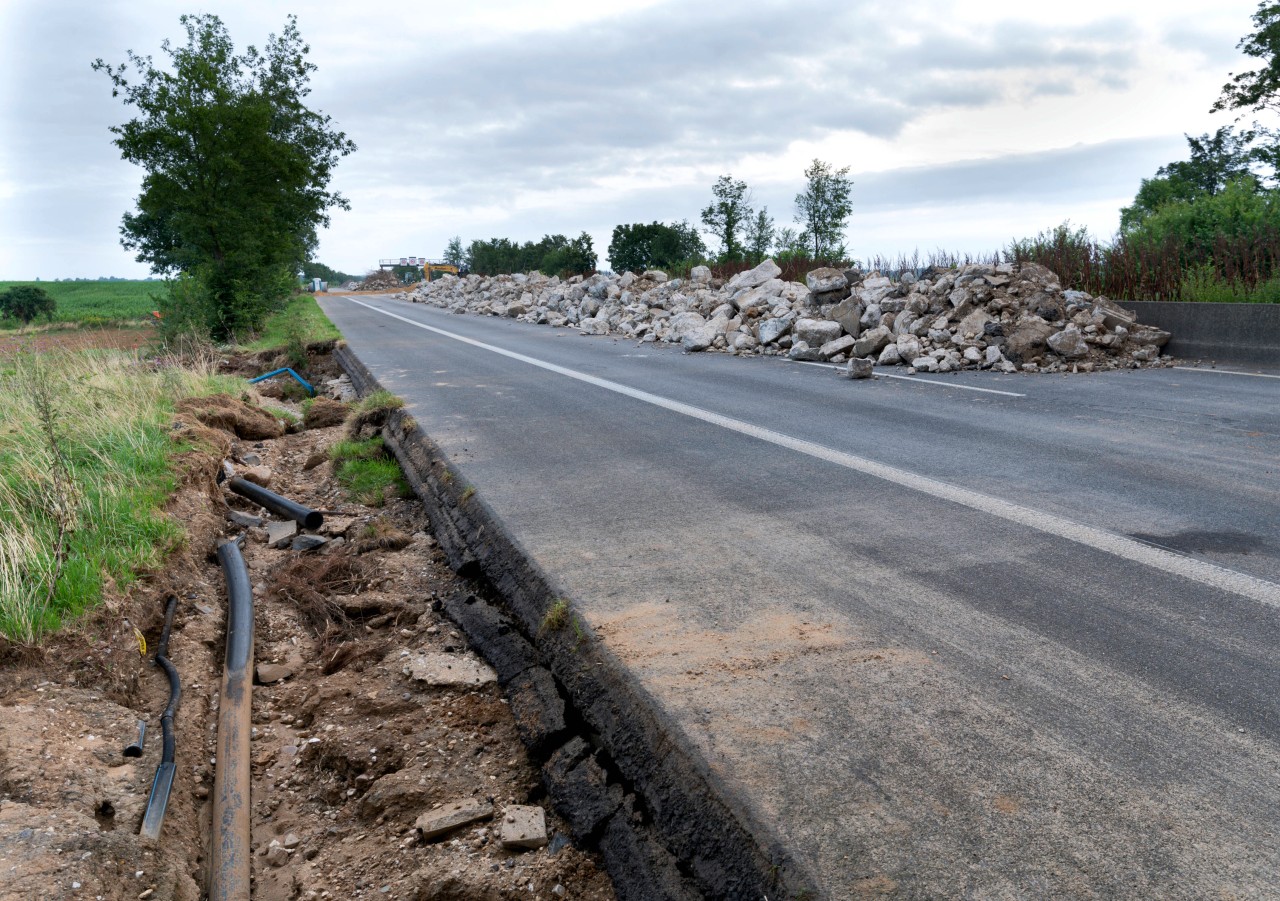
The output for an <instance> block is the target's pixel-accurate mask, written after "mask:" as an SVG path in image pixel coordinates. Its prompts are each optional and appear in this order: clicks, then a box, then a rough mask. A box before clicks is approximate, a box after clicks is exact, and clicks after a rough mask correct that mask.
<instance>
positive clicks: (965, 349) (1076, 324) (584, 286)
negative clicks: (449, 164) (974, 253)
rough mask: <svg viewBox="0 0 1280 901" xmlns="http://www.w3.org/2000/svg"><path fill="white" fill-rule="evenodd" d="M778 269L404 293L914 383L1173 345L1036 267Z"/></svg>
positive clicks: (1155, 359)
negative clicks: (896, 370)
mask: <svg viewBox="0 0 1280 901" xmlns="http://www.w3.org/2000/svg"><path fill="white" fill-rule="evenodd" d="M781 274H782V270H781V269H780V268H779V267H778V265H777V264H776V263H775V262H774V261H773V260H765V261H764V262H763V263H761V264H760V265H759V266H757V267H755V268H754V269H751V270H748V271H745V272H740V273H738V274H737V275H735V276H734V277H733V278H731V279H729V280H728V281H727V282H726V281H721V280H718V279H713V278H712V274H711V270H710V269H708V268H707V267H705V266H699V267H696V268H694V269H693V270H692V272H691V274H690V277H689V278H688V279H671V278H668V276H667V275H666V273H663V272H658V271H648V272H645V273H643V274H640V275H636V274H635V273H633V272H625V273H622V274H619V275H605V274H597V275H592V276H588V277H582V276H574V277H573V278H570V279H567V280H561V279H559V278H556V277H547V276H545V275H542V274H540V273H530V274H527V275H525V274H516V275H499V276H480V275H469V276H466V277H465V278H459V277H457V276H452V275H446V276H445V277H443V278H441V279H439V280H437V281H433V282H430V283H429V284H423V285H420V286H419V287H418V288H417V289H416V290H414V291H413V292H411V293H406V294H401V295H399V296H400V297H402V298H403V299H406V300H411V301H413V302H415V303H428V304H432V305H434V306H437V307H442V308H444V309H448V310H451V311H453V312H455V313H476V314H482V315H490V316H507V317H511V318H515V319H521V320H524V321H528V322H534V323H540V324H547V325H553V326H572V327H575V328H577V329H579V330H581V331H582V332H583V333H584V334H588V335H612V336H615V337H620V338H629V339H631V340H635V341H640V342H648V341H657V342H663V343H671V344H679V345H681V346H682V347H683V348H684V349H685V350H686V351H690V352H694V351H708V350H714V351H723V352H727V353H733V354H773V355H786V356H788V357H790V358H791V359H793V360H801V361H807V362H831V363H847V364H848V366H849V373H850V375H851V376H854V377H857V376H859V375H867V374H869V373H870V365H869V364H871V365H877V366H890V365H900V366H906V367H908V371H916V372H951V371H955V370H960V369H991V370H998V371H1002V372H1017V371H1023V372H1075V371H1080V372H1090V371H1096V370H1101V369H1117V368H1133V367H1140V366H1143V365H1151V364H1156V365H1159V364H1162V363H1163V362H1164V361H1163V360H1162V359H1161V357H1160V351H1161V348H1163V347H1164V345H1165V344H1166V343H1167V342H1168V341H1169V337H1170V336H1169V333H1168V332H1166V331H1163V330H1161V329H1158V328H1154V327H1152V326H1148V325H1141V324H1139V323H1138V322H1137V321H1136V320H1135V317H1134V315H1133V314H1132V313H1130V312H1128V311H1127V310H1125V309H1123V308H1121V307H1120V306H1119V305H1117V304H1116V303H1114V302H1113V301H1111V300H1108V299H1107V298H1105V297H1093V296H1092V295H1089V294H1086V293H1085V292H1083V291H1067V290H1063V288H1062V285H1061V282H1060V281H1059V279H1058V277H1057V276H1056V275H1055V274H1054V273H1053V272H1051V271H1050V270H1049V269H1046V268H1045V267H1044V266H1040V265H1037V264H1034V263H1020V264H1019V263H1009V264H1004V265H997V266H986V265H971V266H964V267H961V268H957V269H935V268H931V269H927V270H924V271H923V272H922V273H920V274H918V275H917V274H916V273H912V272H905V273H903V274H902V275H901V276H900V277H899V278H897V279H896V280H893V279H890V278H888V277H886V276H885V275H882V274H881V273H880V272H876V271H872V272H862V271H860V270H856V269H850V270H843V271H842V270H838V269H816V270H814V271H812V272H810V273H809V274H808V276H807V277H806V279H805V283H804V284H801V283H799V282H785V281H782V280H781V279H780V278H779V276H780V275H781Z"/></svg>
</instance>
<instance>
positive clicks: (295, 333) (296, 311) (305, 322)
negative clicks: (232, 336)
mask: <svg viewBox="0 0 1280 901" xmlns="http://www.w3.org/2000/svg"><path fill="white" fill-rule="evenodd" d="M341 337H342V333H341V332H339V331H338V330H337V329H336V328H334V325H333V323H332V322H330V321H329V317H328V316H326V315H325V314H324V313H323V311H321V309H320V305H319V304H318V303H316V299H315V297H314V296H312V295H310V294H300V295H298V296H297V297H294V298H293V299H291V300H290V301H289V302H288V303H287V304H285V307H284V309H282V310H279V311H278V312H275V313H272V314H271V315H270V316H268V317H267V318H266V321H265V322H263V324H262V330H261V331H260V332H258V335H257V337H256V338H254V339H253V340H252V341H249V342H247V343H245V344H242V345H241V348H242V349H244V350H247V351H251V352H253V351H263V350H282V351H284V352H285V354H286V355H287V356H288V357H289V362H290V364H291V365H292V366H293V367H294V368H295V369H296V368H297V367H298V366H301V365H303V364H305V363H306V362H307V345H308V344H314V343H315V342H317V341H335V340H337V339H339V338H341Z"/></svg>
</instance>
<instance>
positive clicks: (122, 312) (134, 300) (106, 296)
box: [0, 281, 165, 328]
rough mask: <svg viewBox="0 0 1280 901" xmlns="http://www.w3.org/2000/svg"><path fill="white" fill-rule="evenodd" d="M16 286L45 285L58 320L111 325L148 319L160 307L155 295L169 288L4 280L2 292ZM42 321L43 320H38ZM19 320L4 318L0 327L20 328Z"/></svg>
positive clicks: (139, 283) (0, 284)
mask: <svg viewBox="0 0 1280 901" xmlns="http://www.w3.org/2000/svg"><path fill="white" fill-rule="evenodd" d="M14 285H35V286H36V287H37V288H43V289H44V290H45V291H47V292H48V293H49V295H50V296H51V297H53V299H54V300H55V301H57V303H58V312H57V313H55V314H54V316H53V319H54V321H55V322H79V323H83V324H85V325H109V324H114V323H119V322H129V321H132V320H138V319H146V318H147V317H148V316H150V315H151V311H152V310H154V309H156V307H157V304H156V301H155V300H153V299H152V295H154V294H160V293H162V292H163V291H164V290H165V287H164V282H158V281H157V282H146V281H119V282H99V281H92V282H88V281H86V282H0V291H5V290H7V289H9V288H12V287H13V286H14ZM37 321H42V320H37ZM18 325H20V323H18V322H17V321H16V320H0V327H3V328H17V327H18Z"/></svg>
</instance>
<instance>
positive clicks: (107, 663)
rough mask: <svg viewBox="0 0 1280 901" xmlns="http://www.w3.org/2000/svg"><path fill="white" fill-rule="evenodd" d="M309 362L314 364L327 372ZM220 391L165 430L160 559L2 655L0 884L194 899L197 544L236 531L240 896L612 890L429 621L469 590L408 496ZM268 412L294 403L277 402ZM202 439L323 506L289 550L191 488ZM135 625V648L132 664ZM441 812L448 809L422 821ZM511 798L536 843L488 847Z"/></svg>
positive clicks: (212, 660) (213, 632)
mask: <svg viewBox="0 0 1280 901" xmlns="http://www.w3.org/2000/svg"><path fill="white" fill-rule="evenodd" d="M324 353H325V349H323V348H322V349H320V350H319V355H321V356H323V354H324ZM314 357H316V354H315V353H313V360H312V361H311V362H313V363H314V364H315V366H314V368H315V370H316V371H317V372H318V373H320V375H321V376H323V375H326V374H328V375H332V374H333V372H332V366H331V365H330V364H329V363H328V362H327V360H322V359H318V358H314ZM260 371H261V370H260ZM267 390H268V392H271V393H275V392H272V391H271V389H270V388H268V389H267ZM246 396H248V397H249V398H250V400H257V397H256V396H255V395H253V394H251V393H248V394H247V395H246ZM238 403H239V401H238V400H236V399H228V401H227V402H226V404H225V405H224V410H223V414H224V415H221V416H220V417H219V416H202V417H201V418H203V419H204V420H205V421H206V422H209V423H211V425H212V426H218V427H216V428H215V427H211V426H210V425H201V424H198V423H197V422H195V421H194V419H195V416H196V413H195V412H194V411H189V412H188V413H187V414H185V415H183V416H180V417H179V418H180V420H184V421H182V422H181V425H180V426H178V428H177V430H176V431H183V430H185V432H189V433H190V434H191V435H192V436H194V437H198V438H200V439H202V440H203V444H204V447H205V448H206V449H205V450H202V451H193V452H191V453H190V454H188V455H187V457H186V458H185V459H184V461H183V469H182V472H183V476H182V479H181V485H180V489H179V492H178V494H177V496H176V497H175V499H174V501H173V503H172V504H171V505H170V508H169V513H170V515H173V516H175V517H178V518H179V519H181V520H182V521H183V522H184V524H185V526H186V527H187V531H188V541H187V544H186V546H185V547H184V548H183V549H181V550H180V551H179V552H178V553H177V554H175V555H174V556H173V557H172V558H171V561H170V565H169V566H167V567H166V568H165V569H164V570H163V571H162V572H158V573H154V574H152V575H151V576H150V577H148V578H146V579H144V580H143V581H142V582H140V583H139V584H137V585H136V586H134V588H133V590H131V591H130V592H129V593H128V594H126V595H124V596H117V597H113V598H111V599H110V600H109V601H108V602H107V603H106V604H105V605H104V606H103V607H102V608H101V609H99V610H98V611H96V612H95V613H93V614H91V615H90V616H88V617H86V618H85V619H84V620H82V621H81V622H80V623H79V624H78V625H77V626H76V627H74V628H73V629H71V630H69V631H67V632H65V633H64V634H62V635H61V636H59V637H57V638H56V639H54V640H53V642H52V643H51V644H50V645H49V646H48V647H46V648H45V649H44V650H43V651H39V652H37V651H22V650H20V649H17V648H13V647H10V648H8V649H7V651H6V654H7V659H6V660H5V661H4V667H3V671H2V672H0V717H3V719H4V722H5V728H4V729H3V730H0V897H2V898H14V899H17V898H22V899H28V898H89V899H134V898H155V899H170V898H173V899H183V901H187V899H190V901H195V899H198V898H199V897H201V894H202V886H203V885H204V884H205V877H206V875H207V874H206V873H205V866H206V861H207V842H208V825H209V817H210V806H211V802H210V794H211V788H212V767H213V760H212V755H213V748H214V738H215V735H214V729H213V725H214V722H215V713H216V704H217V699H216V693H217V687H218V676H219V672H220V666H221V655H222V648H223V638H222V628H223V623H224V621H225V607H224V602H225V589H224V586H223V584H222V578H221V573H220V571H219V570H218V568H217V566H216V564H215V563H214V562H213V561H212V558H211V553H212V551H213V549H214V548H215V547H216V544H217V542H218V541H220V540H225V539H228V538H232V537H235V536H237V535H241V536H243V539H244V548H245V557H246V561H247V563H248V566H249V570H250V574H251V578H252V582H253V585H254V594H255V601H256V614H255V619H256V629H257V642H256V643H257V650H256V660H257V663H258V676H259V678H258V680H257V681H258V682H259V684H258V685H256V686H255V689H254V695H253V722H254V734H253V742H252V755H253V759H252V769H253V792H252V816H253V840H252V841H253V847H254V857H253V873H254V881H255V888H254V897H255V898H259V899H294V898H307V899H325V898H333V899H336V898H361V897H369V898H444V899H449V898H456V899H500V898H513V897H520V898H544V899H551V898H559V897H564V898H583V899H593V901H606V899H612V898H613V897H614V893H613V889H612V888H611V886H610V884H609V881H608V878H607V877H606V876H605V875H604V873H603V871H602V869H601V868H600V867H599V865H598V859H597V858H595V857H594V856H593V855H592V854H590V853H588V852H586V851H584V850H581V849H580V848H579V847H577V846H576V845H575V844H574V842H573V841H572V839H571V836H570V832H571V830H570V829H569V827H568V825H567V824H566V823H565V822H564V821H563V820H561V819H559V818H558V817H557V815H556V813H555V812H554V809H553V808H552V805H551V804H550V803H549V800H548V798H547V795H546V792H545V790H544V788H543V783H542V780H541V778H540V773H539V768H538V763H540V762H541V761H537V760H534V759H532V758H531V757H530V756H529V754H528V753H527V752H526V750H525V747H524V745H523V744H522V742H521V736H520V734H519V732H518V730H517V726H516V721H515V718H514V717H513V715H512V713H511V709H510V705H509V702H508V699H507V698H506V697H505V696H504V692H503V690H502V689H501V688H500V687H499V685H498V684H497V681H496V679H497V676H496V674H495V673H494V672H493V671H492V670H490V669H489V668H488V667H487V666H485V665H484V664H483V663H482V662H481V661H480V660H479V659H478V658H477V657H476V656H475V655H474V654H473V653H472V652H471V651H470V650H469V649H468V646H467V641H466V639H465V637H464V636H463V635H462V634H461V632H460V631H459V630H458V629H456V628H455V627H454V626H453V625H452V624H451V622H450V621H449V620H448V618H447V617H446V616H445V612H444V611H445V610H446V609H447V608H448V607H449V606H450V605H455V606H456V605H459V604H462V605H465V604H466V603H467V600H468V599H472V600H473V601H474V600H475V599H476V592H477V590H480V589H479V587H478V586H476V585H473V584H471V583H468V582H467V581H466V580H465V579H462V578H460V577H458V576H457V575H455V574H454V573H453V572H452V571H451V570H450V568H449V566H448V565H447V562H446V560H445V556H444V554H443V553H442V552H441V550H440V548H439V547H438V546H437V544H436V542H435V540H434V538H432V537H431V536H430V535H429V534H428V533H429V531H430V526H429V523H428V518H427V513H426V511H425V510H424V508H423V505H422V504H421V503H420V502H418V501H417V500H416V499H407V498H402V497H396V496H391V497H388V498H384V499H381V500H382V502H381V503H377V502H376V501H375V502H366V503H360V502H357V501H355V500H352V499H350V497H349V496H348V492H347V490H346V489H345V488H343V487H342V486H341V485H339V484H338V482H337V480H336V479H335V474H334V466H333V464H332V463H331V462H328V459H327V453H326V452H327V450H328V448H330V447H331V446H332V445H333V444H334V443H336V442H337V441H339V440H341V439H343V438H345V437H346V435H345V432H344V426H343V425H341V424H332V425H320V424H319V423H317V427H315V428H306V429H302V430H293V429H291V430H290V432H289V433H287V434H281V435H278V436H276V437H271V436H269V435H267V434H261V433H257V432H253V431H252V430H250V429H248V428H241V427H239V426H238V424H237V415H238V409H239V407H238ZM269 404H270V405H271V407H273V408H275V409H277V410H286V411H288V410H293V411H296V412H298V413H300V412H301V411H300V410H298V408H297V407H295V406H293V405H292V404H290V403H289V402H288V401H286V400H283V399H276V400H272V401H270V402H269ZM248 418H253V419H256V420H260V419H261V417H260V416H252V417H251V416H249V414H246V419H248ZM267 418H268V419H271V417H267ZM271 421H273V422H274V421H275V420H274V419H272V420H271ZM269 431H274V429H273V430H269ZM236 432H239V434H236ZM224 453H225V455H226V458H227V459H228V460H229V461H230V463H231V466H232V467H233V468H234V469H235V470H236V473H237V474H239V475H244V474H245V472H246V470H256V472H255V473H254V475H256V476H257V477H259V478H261V479H263V480H264V481H266V482H267V484H268V487H270V488H271V489H272V490H274V491H277V492H279V493H281V494H284V495H286V496H289V497H292V498H294V499H295V500H298V501H299V502H301V503H304V504H308V505H310V506H313V507H315V508H317V509H322V510H325V511H327V513H328V515H327V522H326V524H325V526H324V527H322V529H320V530H318V534H317V535H315V536H313V538H312V539H311V540H307V541H303V542H299V547H302V546H306V545H311V546H313V547H312V549H310V550H299V549H295V548H294V546H293V545H294V542H293V540H292V539H289V541H288V542H287V543H286V544H285V545H284V546H283V547H271V546H269V543H268V532H267V523H266V520H267V519H269V518H270V517H269V516H268V515H266V514H265V511H263V510H262V509H261V508H258V507H256V506H254V505H252V504H251V503H249V502H247V501H245V500H243V499H241V498H238V497H236V496H234V495H232V494H230V493H229V492H228V491H226V489H225V488H223V487H219V486H218V485H217V484H216V483H215V474H216V473H217V471H218V468H219V465H220V464H221V462H222V457H223V454H224ZM365 500H366V501H374V499H371V498H367V497H366V498H365ZM257 519H262V520H263V522H262V524H261V525H260V524H258V523H257V522H256V521H255V520H257ZM320 539H323V541H321V540H320ZM172 594H176V595H177V597H178V598H179V605H178V613H177V617H176V621H175V627H174V633H173V637H172V639H171V642H170V648H169V657H170V659H171V660H172V661H173V662H174V663H175V665H176V666H177V667H178V669H179V672H180V674H181V676H182V681H183V700H182V705H181V707H180V708H179V712H178V717H177V722H176V732H177V748H178V750H177V764H178V766H177V776H176V779H175V784H174V789H173V796H172V799H171V801H170V804H169V809H168V813H167V816H166V819H165V824H164V830H163V832H162V834H161V839H160V841H159V843H151V842H149V841H147V840H144V839H142V838H140V837H139V836H138V835H137V828H138V824H139V822H140V820H141V816H142V810H143V808H144V806H145V804H146V800H147V793H148V791H149V790H150V783H151V777H152V774H153V773H154V771H155V767H156V764H157V762H158V759H159V751H160V747H159V745H160V743H159V741H158V738H159V713H160V711H161V710H162V708H163V707H164V704H165V702H166V699H167V695H168V688H167V683H166V682H165V679H164V677H163V675H162V674H161V673H160V672H159V671H158V670H156V669H154V668H153V666H152V664H151V653H150V652H151V651H153V650H154V644H155V642H156V641H157V640H158V637H159V632H160V626H161V618H162V614H163V608H164V602H165V600H166V598H168V597H169V596H170V595H172ZM135 628H136V629H137V631H138V633H141V635H142V636H143V637H144V639H146V640H147V641H148V642H149V643H150V644H151V646H152V647H151V648H149V649H148V654H147V655H146V656H145V657H144V656H143V654H142V653H140V647H139V642H138V638H137V634H135V631H134V630H135ZM406 670H407V671H408V672H406ZM139 719H142V720H145V721H146V722H147V723H148V730H149V736H148V741H147V743H146V747H145V752H144V755H143V756H142V757H141V758H138V759H129V758H125V757H124V756H123V755H122V751H123V749H124V747H125V746H126V745H127V744H128V743H129V742H130V741H131V740H132V739H133V738H135V737H136V728H137V721H138V720H139ZM455 804H456V805H462V806H466V807H468V809H469V810H470V811H471V812H472V815H471V817H470V818H469V819H468V820H467V821H466V822H460V823H459V824H458V825H456V826H455V827H454V828H452V829H449V830H446V831H443V832H441V833H439V834H435V835H432V834H430V833H431V832H432V831H433V830H432V829H431V826H432V825H433V824H434V823H435V822H436V821H437V820H440V819H442V818H443V817H444V816H445V815H446V814H447V813H448V812H449V811H451V810H452V809H453V808H451V807H450V805H455ZM514 808H538V810H539V811H540V812H541V816H542V818H543V819H544V821H545V824H546V836H545V840H543V839H541V838H540V837H538V836H537V835H534V836H532V837H530V836H525V837H524V839H523V840H522V841H520V842H519V843H518V844H519V846H517V845H516V844H513V842H512V841H511V839H512V836H511V835H508V836H507V838H508V841H507V842H505V843H504V841H503V835H502V832H503V825H504V823H505V822H506V821H507V814H508V811H509V810H511V809H514ZM420 826H421V827H424V828H425V829H426V832H424V829H423V828H419V827H420ZM529 845H532V846H533V847H528V846H529Z"/></svg>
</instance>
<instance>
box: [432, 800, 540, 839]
mask: <svg viewBox="0 0 1280 901" xmlns="http://www.w3.org/2000/svg"><path fill="white" fill-rule="evenodd" d="M538 809H539V810H541V809H542V808H538ZM491 816H493V805H492V804H490V803H489V802H488V801H483V800H481V799H479V798H467V799H465V800H462V801H453V802H451V803H449V804H445V805H443V806H442V807H437V808H436V809H435V810H428V811H427V812H426V813H424V814H422V815H421V816H420V817H418V819H417V820H416V821H415V822H414V824H413V826H414V828H415V829H417V830H418V831H419V832H421V833H422V837H423V839H425V840H426V841H431V839H433V838H439V837H440V836H442V835H444V834H445V833H446V832H452V831H453V830H454V829H457V828H458V827H460V826H466V825H468V824H470V823H478V822H479V821H480V820H487V819H489V818H490V817H491Z"/></svg>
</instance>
